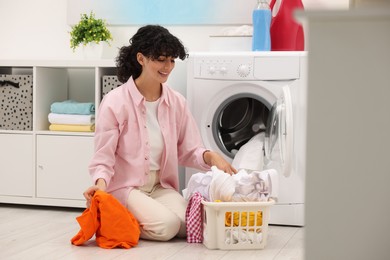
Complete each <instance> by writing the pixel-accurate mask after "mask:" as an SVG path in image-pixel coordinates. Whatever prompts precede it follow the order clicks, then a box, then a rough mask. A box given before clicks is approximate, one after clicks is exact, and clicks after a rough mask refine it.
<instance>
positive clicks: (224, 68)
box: [219, 67, 227, 75]
mask: <svg viewBox="0 0 390 260" xmlns="http://www.w3.org/2000/svg"><path fill="white" fill-rule="evenodd" d="M219 72H220V73H221V74H222V75H225V74H226V73H227V68H226V67H221V68H220V69H219Z"/></svg>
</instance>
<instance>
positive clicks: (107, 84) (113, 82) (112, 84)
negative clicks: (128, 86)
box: [102, 76, 123, 99]
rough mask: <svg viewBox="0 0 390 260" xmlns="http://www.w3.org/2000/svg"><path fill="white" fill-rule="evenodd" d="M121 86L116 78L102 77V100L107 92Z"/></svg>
mask: <svg viewBox="0 0 390 260" xmlns="http://www.w3.org/2000/svg"><path fill="white" fill-rule="evenodd" d="M122 84H123V83H122V82H120V81H119V80H118V77H117V76H103V84H102V99H103V97H104V96H105V95H106V94H107V93H108V92H110V91H111V90H113V89H114V88H116V87H118V86H120V85H122Z"/></svg>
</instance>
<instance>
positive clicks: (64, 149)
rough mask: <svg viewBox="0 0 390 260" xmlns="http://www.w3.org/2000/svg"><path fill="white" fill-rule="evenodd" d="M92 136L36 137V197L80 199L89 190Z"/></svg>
mask: <svg viewBox="0 0 390 260" xmlns="http://www.w3.org/2000/svg"><path fill="white" fill-rule="evenodd" d="M92 155H93V137H91V136H55V135H38V136H37V197H40V198H55V199H80V200H83V199H84V197H83V195H82V194H83V192H84V190H85V189H86V188H88V187H89V186H91V178H90V176H89V173H88V165H89V162H90V160H91V158H92Z"/></svg>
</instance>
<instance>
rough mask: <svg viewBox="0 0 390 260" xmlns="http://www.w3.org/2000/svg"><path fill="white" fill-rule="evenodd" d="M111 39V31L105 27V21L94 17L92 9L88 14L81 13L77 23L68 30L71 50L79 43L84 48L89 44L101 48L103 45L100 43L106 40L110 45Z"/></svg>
mask: <svg viewBox="0 0 390 260" xmlns="http://www.w3.org/2000/svg"><path fill="white" fill-rule="evenodd" d="M112 40H113V38H112V35H111V32H110V31H109V30H108V29H107V26H106V22H105V21H104V20H102V19H97V18H95V13H94V12H92V11H91V13H90V14H89V15H87V14H81V19H80V21H79V23H78V24H76V25H74V26H72V30H71V32H70V47H71V48H72V50H73V51H75V50H76V48H77V47H79V46H80V45H82V46H83V47H84V48H85V47H87V46H90V47H92V48H95V49H96V48H100V49H101V50H102V48H103V45H102V44H101V43H103V42H106V43H107V44H108V45H110V41H112ZM84 51H85V50H84Z"/></svg>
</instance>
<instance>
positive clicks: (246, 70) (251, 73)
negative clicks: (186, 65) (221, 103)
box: [193, 54, 300, 81]
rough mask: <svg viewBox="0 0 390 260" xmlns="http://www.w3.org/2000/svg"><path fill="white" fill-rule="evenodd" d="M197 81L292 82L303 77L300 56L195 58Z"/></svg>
mask: <svg viewBox="0 0 390 260" xmlns="http://www.w3.org/2000/svg"><path fill="white" fill-rule="evenodd" d="M193 62H194V77H195V78H199V79H210V80H213V79H214V80H245V81H251V80H253V81H255V80H292V79H298V78H299V76H300V73H299V67H300V59H299V56H282V55H277V56H270V55H269V54H268V55H265V54H263V55H261V54H256V55H254V54H252V55H244V56H239V55H237V56H235V55H220V56H219V55H217V54H216V55H210V56H198V57H194V60H193Z"/></svg>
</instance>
